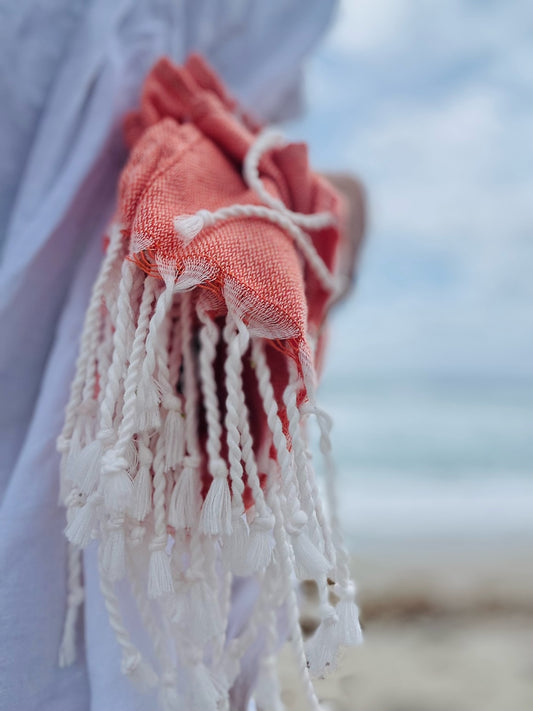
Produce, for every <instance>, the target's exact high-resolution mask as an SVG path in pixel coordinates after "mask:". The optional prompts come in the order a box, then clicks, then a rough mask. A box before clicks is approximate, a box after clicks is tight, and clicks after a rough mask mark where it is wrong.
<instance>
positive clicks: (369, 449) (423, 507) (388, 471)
mask: <svg viewBox="0 0 533 711" xmlns="http://www.w3.org/2000/svg"><path fill="white" fill-rule="evenodd" d="M320 394H321V398H320V399H321V403H322V405H323V406H324V408H325V409H327V410H328V412H329V413H330V414H331V415H332V416H333V419H334V428H333V442H334V447H335V454H336V461H337V467H338V475H337V476H338V496H339V502H340V504H339V509H340V514H341V518H342V521H343V525H344V530H345V534H346V536H347V540H348V543H349V544H350V546H351V547H354V546H355V547H357V546H362V545H365V544H370V543H389V542H391V541H393V540H395V539H398V538H401V539H408V540H411V541H413V542H418V543H424V542H433V543H434V542H436V541H442V542H450V543H452V542H461V541H463V542H464V543H467V542H469V541H470V542H472V543H479V542H488V541H490V540H494V539H498V541H499V542H503V541H504V540H507V541H509V542H510V543H511V542H512V541H513V540H517V541H518V540H520V541H521V542H522V543H523V542H524V539H525V538H531V539H532V542H533V476H532V475H533V378H512V377H511V378H485V377H475V376H469V377H467V376H458V375H453V376H446V377H445V376H437V375H432V376H430V375H425V376H422V375H416V374H414V375H394V376H393V375H391V374H390V373H387V372H384V373H382V374H377V373H373V374H371V375H363V374H361V373H358V371H357V364H356V363H355V364H354V365H353V373H349V371H348V370H347V369H346V370H345V372H344V373H342V374H339V373H338V372H333V371H330V372H326V374H325V377H324V379H323V382H322V384H321V389H320ZM317 458H318V457H317Z"/></svg>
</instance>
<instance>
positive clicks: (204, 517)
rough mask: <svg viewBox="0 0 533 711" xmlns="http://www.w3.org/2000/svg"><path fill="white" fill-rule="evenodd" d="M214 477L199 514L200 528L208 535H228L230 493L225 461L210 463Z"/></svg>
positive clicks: (230, 529)
mask: <svg viewBox="0 0 533 711" xmlns="http://www.w3.org/2000/svg"><path fill="white" fill-rule="evenodd" d="M212 471H213V474H214V478H213V480H212V482H211V486H210V487H209V491H208V492H207V496H206V497H205V500H204V503H203V506H202V512H201V515H200V530H201V531H202V532H203V533H206V534H207V535H210V536H220V535H223V536H229V535H230V534H231V531H232V526H231V494H230V490H229V484H228V470H227V466H226V462H225V461H224V460H223V459H220V460H219V461H218V462H215V463H213V464H212Z"/></svg>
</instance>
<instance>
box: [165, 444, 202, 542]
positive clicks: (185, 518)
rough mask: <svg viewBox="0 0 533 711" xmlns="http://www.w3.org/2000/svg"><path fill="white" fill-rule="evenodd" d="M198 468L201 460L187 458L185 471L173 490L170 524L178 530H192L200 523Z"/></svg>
mask: <svg viewBox="0 0 533 711" xmlns="http://www.w3.org/2000/svg"><path fill="white" fill-rule="evenodd" d="M198 466H199V460H198V459H197V458H196V457H191V456H187V457H185V458H184V466H183V470H182V472H181V474H180V475H179V476H178V479H177V481H176V483H175V485H174V489H173V490H172V494H171V497H170V505H169V512H168V522H169V524H170V525H171V526H173V527H174V528H175V529H176V530H180V529H183V528H191V527H192V526H194V525H195V524H196V523H197V521H198V509H199V499H200V490H199V489H200V481H199V477H198Z"/></svg>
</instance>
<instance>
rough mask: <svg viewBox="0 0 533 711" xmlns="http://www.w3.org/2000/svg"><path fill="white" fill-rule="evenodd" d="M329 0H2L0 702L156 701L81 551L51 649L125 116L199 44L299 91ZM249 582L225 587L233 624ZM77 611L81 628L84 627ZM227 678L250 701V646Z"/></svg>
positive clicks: (42, 708) (220, 60)
mask: <svg viewBox="0 0 533 711" xmlns="http://www.w3.org/2000/svg"><path fill="white" fill-rule="evenodd" d="M332 5H333V2H330V1H329V0H269V2H265V1H264V0H249V1H247V0H228V1H227V2H220V1H218V0H190V1H189V2H185V1H184V0H123V1H120V0H47V2H46V3H43V2H40V1H39V0H18V1H17V2H11V3H6V4H4V5H3V7H2V9H0V96H1V97H2V101H1V104H0V106H1V108H0V156H1V160H0V249H1V255H2V257H1V259H2V261H1V263H0V329H1V330H0V333H1V338H0V403H1V405H0V408H1V411H0V418H1V420H0V426H1V435H2V436H1V440H0V709H2V710H6V711H11V709H21V710H22V711H34V710H35V711H37V709H38V710H39V711H142V710H144V709H146V710H148V709H150V711H152V710H154V709H156V708H157V705H156V701H155V699H154V698H150V697H149V696H144V695H141V694H139V693H138V692H136V691H135V689H134V688H133V687H132V686H130V682H129V681H128V680H127V679H126V678H124V677H123V676H122V675H121V672H120V653H119V650H118V647H117V642H116V640H115V638H114V635H113V633H112V632H111V630H110V627H109V624H108V620H107V614H106V611H105V608H104V605H103V601H102V598H101V595H100V591H99V587H98V576H97V571H96V566H95V561H94V551H93V550H89V551H88V552H87V553H86V554H85V558H84V578H85V587H86V598H85V606H84V614H83V620H81V621H80V625H79V641H78V656H77V661H76V662H75V664H74V665H72V666H71V667H68V668H66V669H61V668H59V666H58V661H57V659H58V648H59V643H60V639H61V634H62V627H63V621H64V613H65V602H66V601H65V598H66V577H67V571H66V561H67V556H66V552H67V546H66V541H65V539H64V535H63V529H64V526H65V521H64V511H63V510H62V509H61V508H60V507H59V506H58V503H57V501H58V455H57V453H56V449H55V441H56V438H57V436H58V434H59V432H60V430H61V426H62V420H63V411H64V407H65V403H66V400H67V397H68V391H69V384H70V379H71V377H72V375H73V369H74V362H75V358H76V353H77V344H78V338H79V334H80V331H81V326H82V322H83V316H84V313H85V309H86V306H87V303H88V299H89V293H90V289H91V286H92V283H93V281H94V278H95V276H96V273H97V270H98V267H99V264H100V261H101V259H102V235H103V233H104V231H105V227H106V224H107V223H108V220H109V218H110V216H111V213H112V210H113V206H114V200H115V186H116V182H117V178H118V175H119V172H120V169H121V167H122V166H123V164H124V161H125V160H126V151H125V148H124V147H123V143H122V138H121V119H122V116H123V115H124V113H125V112H126V111H127V110H128V109H130V108H133V107H135V105H136V103H137V100H138V96H139V92H140V87H141V84H142V81H143V79H144V77H145V75H146V74H147V72H148V70H149V69H150V67H151V66H152V65H153V63H154V62H155V60H156V59H157V58H159V57H160V56H162V55H167V56H170V57H171V58H172V59H173V60H174V61H176V62H181V61H183V60H184V59H185V58H186V56H187V54H188V53H189V52H190V51H192V50H196V51H200V52H201V53H202V54H204V56H205V57H206V58H207V59H208V61H210V62H211V63H212V64H213V65H214V66H215V68H216V69H217V70H218V71H219V73H220V74H221V75H222V76H223V78H224V79H225V81H226V82H227V83H228V84H229V86H230V87H231V89H232V90H233V92H234V93H235V94H236V95H237V96H238V97H239V98H240V99H241V100H242V101H243V102H244V104H245V105H247V106H248V107H251V108H252V109H253V110H254V112H255V113H256V114H257V115H259V116H260V117H262V118H264V119H272V118H274V119H279V118H283V117H284V115H286V113H287V112H294V111H295V110H296V109H297V107H298V98H299V80H300V69H301V64H302V60H303V58H304V57H305V56H306V54H307V53H308V52H309V50H310V49H311V48H312V46H313V45H314V44H315V42H316V40H317V39H318V38H319V36H320V34H321V33H322V32H323V30H324V28H325V27H326V25H327V23H328V21H329V19H330V15H331V12H332ZM254 595H255V591H254V590H253V589H252V588H251V587H250V586H249V585H248V586H247V585H241V586H239V587H238V588H236V589H235V591H234V602H233V610H234V614H233V619H232V626H233V627H234V628H235V630H237V629H238V627H239V624H240V622H239V620H240V619H242V618H243V617H244V618H245V617H246V614H247V611H248V609H249V606H250V604H251V602H253V598H254ZM82 628H83V629H82ZM245 667H246V668H245V669H244V671H243V673H242V675H241V678H239V680H238V682H237V684H236V687H235V694H234V699H233V703H234V708H235V710H236V711H238V710H240V709H245V708H246V705H247V703H248V697H249V688H250V684H251V683H252V681H253V678H254V673H255V672H254V663H253V659H250V660H248V661H247V664H246V665H245Z"/></svg>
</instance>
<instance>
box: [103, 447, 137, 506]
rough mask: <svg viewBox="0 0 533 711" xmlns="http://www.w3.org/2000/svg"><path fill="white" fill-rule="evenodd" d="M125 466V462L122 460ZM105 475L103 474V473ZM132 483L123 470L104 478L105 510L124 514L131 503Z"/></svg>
mask: <svg viewBox="0 0 533 711" xmlns="http://www.w3.org/2000/svg"><path fill="white" fill-rule="evenodd" d="M124 464H126V466H127V462H126V461H125V460H124ZM103 473H104V475H105V472H103ZM132 491H133V482H132V480H131V477H130V475H129V474H128V472H127V471H125V470H120V471H113V472H112V473H109V474H107V475H106V476H105V482H104V503H105V507H106V510H107V511H109V512H114V513H121V514H122V513H125V512H126V510H127V508H128V504H129V502H130V501H131V495H132Z"/></svg>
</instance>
